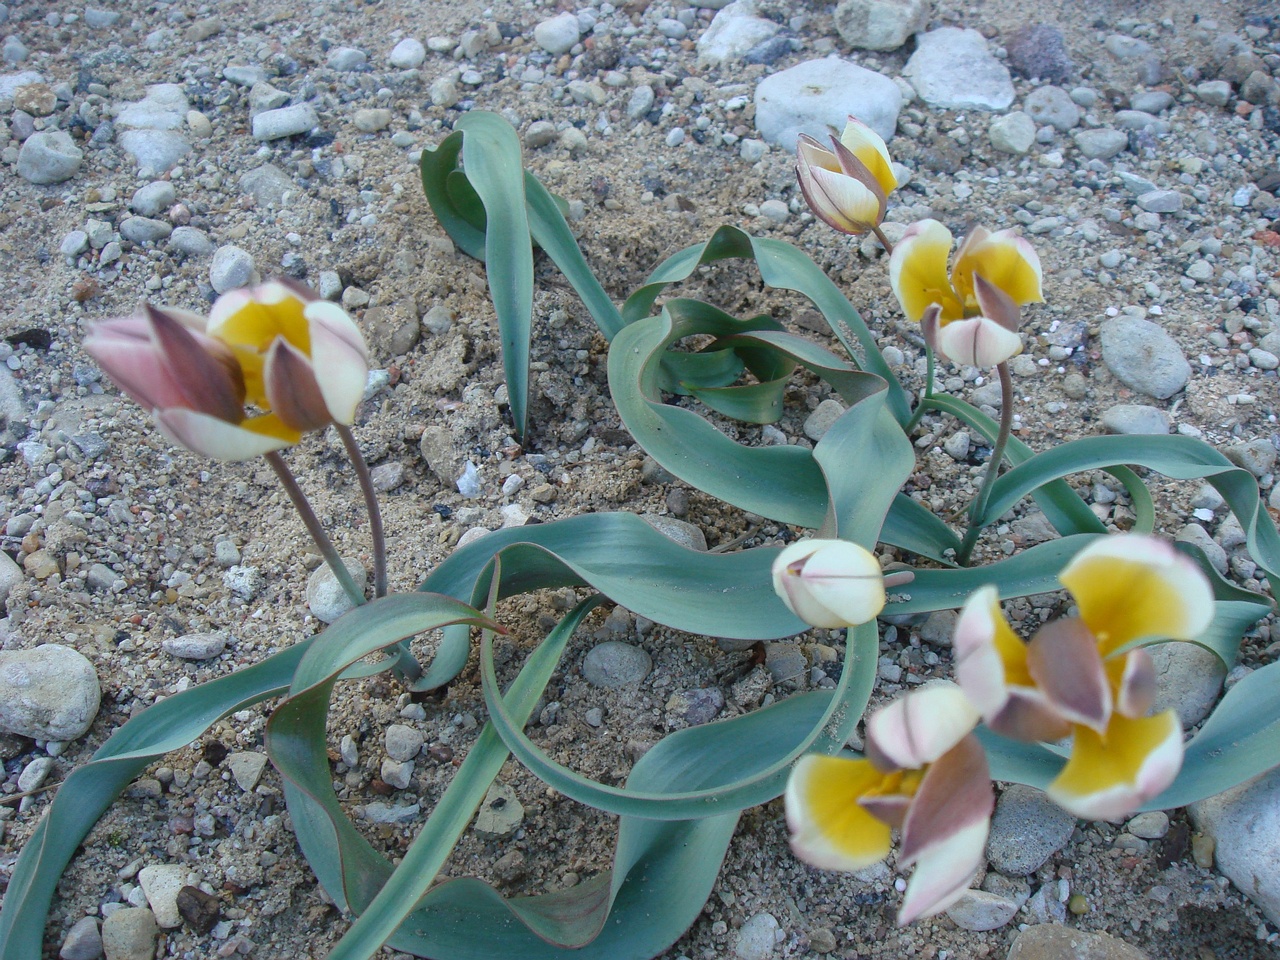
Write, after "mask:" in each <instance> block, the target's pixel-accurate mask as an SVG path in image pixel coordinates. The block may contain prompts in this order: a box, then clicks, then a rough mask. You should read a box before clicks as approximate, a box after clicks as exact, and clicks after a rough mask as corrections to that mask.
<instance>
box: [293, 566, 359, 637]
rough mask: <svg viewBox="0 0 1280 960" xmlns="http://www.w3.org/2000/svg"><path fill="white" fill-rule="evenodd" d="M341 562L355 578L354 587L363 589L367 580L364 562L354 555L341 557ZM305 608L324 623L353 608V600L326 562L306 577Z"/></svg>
mask: <svg viewBox="0 0 1280 960" xmlns="http://www.w3.org/2000/svg"><path fill="white" fill-rule="evenodd" d="M342 563H343V566H345V567H346V568H347V572H348V573H350V574H351V578H352V579H353V580H355V582H356V587H357V588H359V589H360V590H362V591H363V590H364V587H365V585H366V583H367V582H368V580H369V573H368V571H367V570H365V568H364V564H363V563H361V562H360V561H359V560H357V559H356V558H355V557H343V558H342ZM307 608H308V609H309V610H310V611H311V614H312V616H314V617H315V618H316V619H317V620H320V621H323V622H324V623H333V622H334V621H335V620H337V619H338V618H339V617H340V616H342V615H343V614H344V613H346V612H347V611H349V610H353V609H355V602H354V601H353V600H352V599H351V598H350V597H349V596H347V592H346V591H345V590H343V589H342V585H341V584H339V583H338V578H337V577H335V576H334V575H333V571H332V570H330V569H329V565H328V564H327V563H324V564H321V565H320V566H318V567H316V569H315V570H314V571H313V572H312V574H311V576H310V577H308V578H307Z"/></svg>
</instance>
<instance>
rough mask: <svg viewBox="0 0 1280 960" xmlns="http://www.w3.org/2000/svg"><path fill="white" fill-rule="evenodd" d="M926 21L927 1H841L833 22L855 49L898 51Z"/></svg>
mask: <svg viewBox="0 0 1280 960" xmlns="http://www.w3.org/2000/svg"><path fill="white" fill-rule="evenodd" d="M928 20H929V4H928V2H927V0H840V3H838V4H837V5H836V12H835V25H836V32H837V33H839V34H840V39H842V40H843V41H844V42H845V43H847V44H849V46H851V47H853V48H854V49H855V50H897V49H898V48H899V47H900V46H902V45H903V44H904V43H906V42H907V40H908V39H909V38H910V36H911V35H912V34H913V33H918V32H919V31H921V30H923V29H924V28H925V25H926V24H927V23H928Z"/></svg>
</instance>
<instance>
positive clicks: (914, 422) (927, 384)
mask: <svg viewBox="0 0 1280 960" xmlns="http://www.w3.org/2000/svg"><path fill="white" fill-rule="evenodd" d="M924 363H925V368H924V396H923V397H921V398H920V402H919V403H917V404H916V408H915V410H914V411H913V412H912V414H911V419H910V420H908V421H907V422H906V424H905V425H904V426H903V428H902V432H903V433H905V434H906V435H907V436H908V437H909V436H911V432H912V431H913V430H915V428H916V427H918V426H920V421H921V419H923V417H924V415H925V414H926V413H927V412H928V411H929V401H930V400H932V399H933V367H934V358H933V348H932V347H930V346H929V345H928V344H925V348H924Z"/></svg>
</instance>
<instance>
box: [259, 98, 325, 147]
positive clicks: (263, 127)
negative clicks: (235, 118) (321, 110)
mask: <svg viewBox="0 0 1280 960" xmlns="http://www.w3.org/2000/svg"><path fill="white" fill-rule="evenodd" d="M318 126H320V116H319V115H318V114H317V113H316V110H315V107H313V106H311V104H309V103H295V104H294V105H293V106H291V107H281V108H280V109H278V110H264V111H263V112H262V113H260V114H258V115H257V116H256V117H254V118H253V139H255V140H280V139H282V138H283V137H293V136H297V135H298V134H300V133H310V132H311V131H312V130H314V129H315V128H316V127H318Z"/></svg>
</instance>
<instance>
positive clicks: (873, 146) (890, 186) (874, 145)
mask: <svg viewBox="0 0 1280 960" xmlns="http://www.w3.org/2000/svg"><path fill="white" fill-rule="evenodd" d="M838 142H839V143H840V145H841V146H842V147H844V148H845V149H846V150H848V151H849V152H850V153H852V154H853V155H854V156H855V157H857V158H858V160H859V162H860V163H862V165H863V166H864V167H866V168H867V171H868V172H869V173H870V174H871V176H873V177H875V179H876V181H877V183H879V185H880V190H881V192H883V193H884V194H886V195H887V194H890V193H892V192H893V191H894V190H895V189H896V188H897V186H898V178H897V177H896V176H894V173H893V161H892V160H891V159H890V158H889V148H888V147H887V146H886V145H885V142H884V140H883V139H881V137H880V134H878V133H876V132H875V131H874V130H872V129H871V128H870V127H869V126H867V125H866V124H865V123H863V122H862V121H861V120H859V119H858V118H857V117H850V118H849V122H848V123H846V124H845V127H844V131H843V132H842V133H841V134H840V140H839V141H838Z"/></svg>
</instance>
